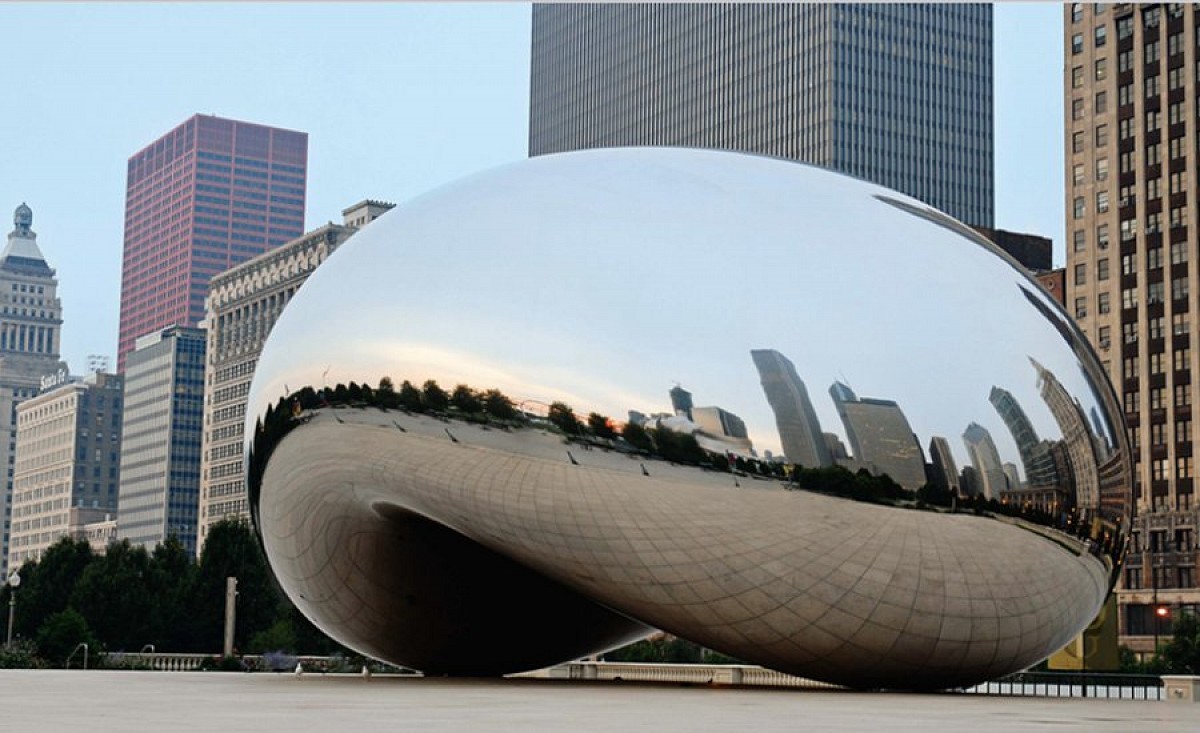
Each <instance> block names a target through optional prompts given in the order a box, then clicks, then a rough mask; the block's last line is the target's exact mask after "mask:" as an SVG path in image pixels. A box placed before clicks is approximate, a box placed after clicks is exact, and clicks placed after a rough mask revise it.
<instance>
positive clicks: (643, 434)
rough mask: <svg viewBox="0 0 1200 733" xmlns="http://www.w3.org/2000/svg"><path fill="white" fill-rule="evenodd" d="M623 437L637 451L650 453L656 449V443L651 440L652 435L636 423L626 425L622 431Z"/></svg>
mask: <svg viewBox="0 0 1200 733" xmlns="http://www.w3.org/2000/svg"><path fill="white" fill-rule="evenodd" d="M621 437H622V438H624V439H625V442H626V443H628V444H629V445H630V446H632V447H634V448H636V449H637V450H640V451H650V450H653V448H654V441H653V440H651V439H650V433H648V432H647V431H646V428H644V427H642V426H641V425H638V424H637V423H635V422H627V423H625V427H624V428H622V429H621Z"/></svg>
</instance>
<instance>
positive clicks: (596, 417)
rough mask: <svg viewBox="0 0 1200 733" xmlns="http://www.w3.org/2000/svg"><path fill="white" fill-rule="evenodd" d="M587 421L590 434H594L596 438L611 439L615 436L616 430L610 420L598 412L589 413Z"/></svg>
mask: <svg viewBox="0 0 1200 733" xmlns="http://www.w3.org/2000/svg"><path fill="white" fill-rule="evenodd" d="M587 422H588V428H590V429H591V431H592V435H595V436H596V437H597V438H604V439H606V440H613V439H615V438H616V437H617V431H616V430H614V429H613V426H612V422H611V421H610V420H609V419H608V418H607V417H605V416H604V415H601V414H600V413H598V412H593V413H590V414H589V415H588V418H587Z"/></svg>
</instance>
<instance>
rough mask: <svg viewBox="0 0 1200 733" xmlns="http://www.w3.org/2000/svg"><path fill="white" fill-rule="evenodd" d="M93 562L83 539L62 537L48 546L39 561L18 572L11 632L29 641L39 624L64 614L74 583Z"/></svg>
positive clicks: (88, 547)
mask: <svg viewBox="0 0 1200 733" xmlns="http://www.w3.org/2000/svg"><path fill="white" fill-rule="evenodd" d="M92 559H93V556H92V548H91V546H90V545H88V543H87V542H86V541H85V540H75V539H72V538H71V537H63V538H62V539H60V540H59V541H58V542H55V543H54V544H53V545H51V546H50V547H48V548H47V549H46V551H45V552H44V553H42V558H41V560H40V561H39V562H37V563H33V562H27V563H25V564H24V565H23V566H22V567H21V569H20V571H19V572H20V574H21V587H20V589H19V590H18V591H17V593H16V608H15V609H14V610H15V614H14V617H13V633H14V634H15V635H16V636H20V637H25V638H27V639H32V638H33V637H34V635H35V634H36V633H37V630H38V627H39V626H40V625H41V623H42V621H43V620H45V619H47V618H49V617H50V615H51V614H54V613H57V612H59V611H64V610H66V608H67V605H68V602H69V601H70V598H71V592H72V591H73V590H74V589H75V583H76V582H77V581H78V580H79V577H80V576H81V575H82V574H83V571H84V570H86V569H87V567H88V565H90V564H91V562H92Z"/></svg>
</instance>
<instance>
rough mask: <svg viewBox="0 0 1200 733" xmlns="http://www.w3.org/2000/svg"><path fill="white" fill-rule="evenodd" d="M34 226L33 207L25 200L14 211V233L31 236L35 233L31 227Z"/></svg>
mask: <svg viewBox="0 0 1200 733" xmlns="http://www.w3.org/2000/svg"><path fill="white" fill-rule="evenodd" d="M32 226H33V209H31V208H29V207H28V206H27V205H26V204H25V202H21V205H20V206H18V207H17V210H16V211H14V212H13V234H16V235H19V236H29V235H30V234H33V232H32V231H31V230H30V227H32Z"/></svg>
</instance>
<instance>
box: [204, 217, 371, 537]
mask: <svg viewBox="0 0 1200 733" xmlns="http://www.w3.org/2000/svg"><path fill="white" fill-rule="evenodd" d="M393 206H394V204H390V203H387V202H384V201H373V200H370V199H368V200H365V201H361V202H359V203H357V204H355V205H354V206H351V207H349V208H347V209H344V210H343V211H342V216H343V218H344V224H342V225H338V224H328V225H326V226H323V227H321V228H320V229H317V230H315V231H312V232H309V233H308V234H305V235H304V236H302V237H299V238H297V239H295V240H293V241H291V242H288V243H287V244H285V245H284V246H282V247H277V248H276V249H273V250H271V251H270V252H267V253H265V254H262V255H259V256H258V257H255V258H253V259H251V260H247V261H246V262H243V263H242V264H240V265H237V266H236V267H232V268H230V269H229V270H228V271H226V272H223V273H221V274H220V275H217V276H216V277H214V278H213V279H212V288H211V292H210V294H209V297H208V316H207V324H208V348H207V357H206V358H207V363H208V366H207V376H206V378H205V388H204V393H205V399H204V436H203V440H202V444H201V458H200V515H199V518H198V521H197V524H198V532H197V534H198V537H197V545H198V546H199V547H202V546H203V544H204V539H205V538H206V537H207V535H208V530H209V528H210V527H212V525H214V524H216V523H217V522H219V521H221V520H222V519H225V518H227V517H228V518H242V519H248V518H249V517H250V508H249V502H248V498H247V495H246V470H245V466H244V465H243V462H242V437H243V435H242V428H243V421H244V419H245V416H246V396H247V394H248V393H249V392H250V380H251V378H252V377H253V376H254V367H255V365H256V364H257V363H258V355H259V354H260V353H261V352H262V347H263V344H264V343H265V342H266V340H267V335H268V334H269V333H270V332H271V327H272V326H274V325H275V321H276V320H277V319H278V318H279V316H280V314H281V313H283V308H284V306H286V305H287V303H288V301H290V300H291V299H292V296H293V295H295V293H296V290H297V289H299V287H300V286H301V285H302V284H304V281H305V280H306V279H308V276H309V275H311V274H312V273H313V271H314V270H315V269H316V268H317V266H319V265H320V264H321V263H322V262H324V261H325V258H327V257H328V256H329V255H331V254H333V252H334V251H335V250H336V249H337V248H338V247H340V246H341V245H342V243H343V242H345V241H346V240H347V239H349V238H350V236H351V235H352V234H354V233H355V232H357V231H358V230H359V229H361V228H362V227H364V226H367V225H368V224H370V223H371V222H372V221H374V220H375V219H376V218H378V217H379V216H382V215H383V214H384V213H386V212H387V211H389V210H391V209H392V208H393Z"/></svg>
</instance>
